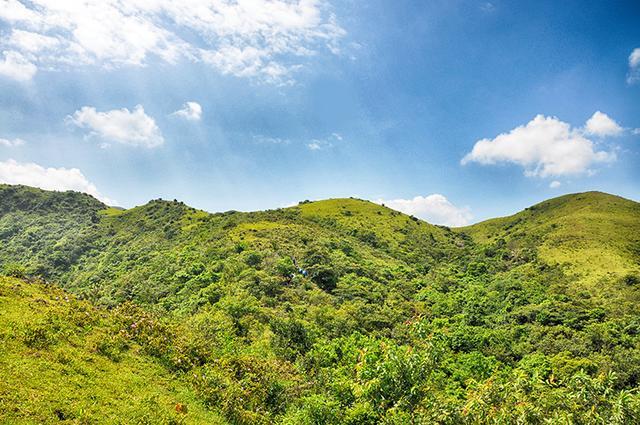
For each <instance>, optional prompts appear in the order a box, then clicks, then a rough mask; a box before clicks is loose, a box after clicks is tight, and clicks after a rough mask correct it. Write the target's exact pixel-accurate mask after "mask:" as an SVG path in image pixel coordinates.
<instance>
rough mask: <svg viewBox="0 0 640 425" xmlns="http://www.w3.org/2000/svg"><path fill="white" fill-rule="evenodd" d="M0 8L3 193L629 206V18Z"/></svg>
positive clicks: (637, 37) (605, 12) (449, 215)
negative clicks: (29, 189)
mask: <svg viewBox="0 0 640 425" xmlns="http://www.w3.org/2000/svg"><path fill="white" fill-rule="evenodd" d="M82 3H83V5H82V6H79V2H75V1H62V0H30V1H27V0H0V52H1V53H0V182H3V183H11V184H27V185H32V186H39V187H42V188H45V189H56V190H65V189H73V190H81V191H85V192H88V193H90V194H93V195H94V196H96V197H98V198H100V199H102V200H103V201H105V202H108V203H111V204H117V205H121V206H125V207H131V206H134V205H138V204H142V203H145V202H147V201H148V200H149V199H152V198H159V197H161V198H165V199H174V198H177V199H180V200H183V201H185V202H186V203H188V204H190V205H192V206H195V207H198V208H202V209H205V210H208V211H221V210H230V209H235V210H258V209H266V208H276V207H281V206H287V205H291V204H294V203H297V201H300V200H304V199H323V198H331V197H348V196H355V197H360V198H365V199H370V200H373V201H376V202H384V203H385V204H386V205H388V206H391V207H393V208H397V209H399V210H401V211H404V212H407V213H409V214H415V215H417V216H419V217H421V218H424V219H427V220H429V221H431V222H434V223H439V224H448V225H464V224H467V223H471V222H475V221H478V220H482V219H485V218H488V217H492V216H498V215H506V214H511V213H513V212H516V211H517V210H519V209H522V208H524V207H526V206H529V205H531V204H533V203H535V202H538V201H540V200H543V199H546V198H550V197H553V196H557V195H560V194H563V193H570V192H579V191H586V190H601V191H605V192H609V193H614V194H619V195H622V196H625V197H628V198H631V199H635V200H640V185H639V184H638V183H639V182H640V3H638V2H637V1H628V2H624V1H619V2H613V3H612V2H606V1H593V2H589V3H588V4H587V3H585V2H583V1H564V2H551V1H539V2H519V1H498V0H495V1H494V0H492V1H490V2H488V1H455V0H446V1H444V0H443V1H435V0H434V1H404V0H394V1H376V0H367V1H364V0H363V1H360V0H341V1H340V0H328V1H323V0H288V1H287V0H270V1H266V0H236V1H230V0H184V1H181V2H174V1H170V0H127V1H124V0H87V1H85V2H82Z"/></svg>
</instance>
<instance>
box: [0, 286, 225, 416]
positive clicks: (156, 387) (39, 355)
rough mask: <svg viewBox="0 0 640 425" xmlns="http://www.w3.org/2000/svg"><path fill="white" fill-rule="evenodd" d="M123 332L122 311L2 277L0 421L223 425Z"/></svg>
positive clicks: (51, 288)
mask: <svg viewBox="0 0 640 425" xmlns="http://www.w3.org/2000/svg"><path fill="white" fill-rule="evenodd" d="M129 334H130V329H127V328H126V316H125V315H124V314H123V313H116V312H106V311H101V310H97V309H96V308H95V307H93V306H91V305H90V304H89V303H87V302H83V301H78V300H77V299H76V298H75V297H74V296H72V295H70V294H68V293H65V292H63V291H62V290H60V289H56V288H55V287H52V286H50V285H49V286H47V285H43V284H42V283H38V282H26V281H23V280H19V279H14V278H6V277H0V374H1V375H2V379H0V412H1V413H0V422H2V423H12V424H18V423H25V424H27V423H33V424H35V423H38V424H45V423H78V424H80V423H103V424H110V423H114V424H115V423H119V424H124V423H166V424H169V423H185V424H186V423H193V424H201V423H211V424H215V423H224V421H223V420H222V419H221V418H220V417H219V416H217V415H216V414H215V413H214V412H213V411H207V410H206V409H205V408H204V406H203V404H202V403H201V401H199V400H198V399H197V397H196V396H195V394H194V392H193V390H192V389H191V388H190V387H189V386H188V385H187V384H186V383H185V381H184V379H181V378H178V377H176V376H175V375H173V374H172V373H170V371H169V370H167V369H166V368H165V367H164V366H162V365H161V364H160V362H159V361H158V360H157V359H155V358H153V357H151V356H148V355H146V354H144V348H143V347H142V346H141V345H139V344H138V343H137V342H136V341H135V340H134V339H133V338H131V337H130V335H129ZM176 407H177V409H176Z"/></svg>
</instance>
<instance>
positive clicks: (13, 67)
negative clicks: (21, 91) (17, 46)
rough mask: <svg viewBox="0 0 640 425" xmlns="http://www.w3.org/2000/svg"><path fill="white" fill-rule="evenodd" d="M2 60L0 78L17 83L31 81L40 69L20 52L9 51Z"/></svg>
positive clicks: (0, 60)
mask: <svg viewBox="0 0 640 425" xmlns="http://www.w3.org/2000/svg"><path fill="white" fill-rule="evenodd" d="M2 55H3V57H2V58H0V76H4V77H8V78H11V79H13V80H16V81H21V82H24V81H29V80H31V79H32V78H33V76H34V75H36V72H38V68H37V67H36V66H35V65H34V64H33V63H31V62H29V60H28V59H27V58H26V57H24V56H23V55H22V54H20V53H19V52H16V51H13V50H7V51H4V52H2Z"/></svg>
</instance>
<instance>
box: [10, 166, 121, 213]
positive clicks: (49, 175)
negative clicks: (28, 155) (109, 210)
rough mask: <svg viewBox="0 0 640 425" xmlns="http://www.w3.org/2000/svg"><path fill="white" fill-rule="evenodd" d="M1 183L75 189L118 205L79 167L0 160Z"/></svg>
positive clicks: (49, 188) (52, 188)
mask: <svg viewBox="0 0 640 425" xmlns="http://www.w3.org/2000/svg"><path fill="white" fill-rule="evenodd" d="M0 183H5V184H22V185H26V186H34V187H39V188H41V189H45V190H58V191H65V190H75V191H78V192H84V193H88V194H89V195H92V196H94V197H95V198H97V199H99V200H100V201H102V202H104V203H105V204H107V205H117V202H116V201H114V200H113V199H109V198H107V197H105V196H103V195H102V194H101V193H100V192H99V191H98V189H97V188H96V186H95V185H94V184H93V183H91V182H90V181H89V180H87V178H86V177H85V176H84V174H82V172H81V171H80V170H78V169H77V168H45V167H43V166H41V165H38V164H35V163H32V162H31V163H21V162H17V161H15V160H13V159H9V160H7V161H2V162H0Z"/></svg>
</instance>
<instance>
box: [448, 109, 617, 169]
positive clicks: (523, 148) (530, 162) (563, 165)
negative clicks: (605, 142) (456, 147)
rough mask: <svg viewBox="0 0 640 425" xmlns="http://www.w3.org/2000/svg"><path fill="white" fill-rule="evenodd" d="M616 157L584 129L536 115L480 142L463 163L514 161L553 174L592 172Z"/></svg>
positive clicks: (485, 163) (556, 119)
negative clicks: (598, 146)
mask: <svg viewBox="0 0 640 425" xmlns="http://www.w3.org/2000/svg"><path fill="white" fill-rule="evenodd" d="M615 159H616V155H615V153H614V152H607V151H602V150H601V151H598V150H597V146H596V144H595V143H594V142H593V141H591V140H590V139H588V138H587V137H586V136H585V134H584V131H582V130H581V129H575V128H572V127H571V125H570V124H568V123H565V122H562V121H560V120H559V119H558V118H555V117H545V116H543V115H537V116H536V117H535V118H534V119H533V120H531V121H530V122H529V123H527V124H526V125H523V126H520V127H516V128H514V129H513V130H511V131H510V132H509V133H503V134H500V135H499V136H497V137H496V138H494V139H482V140H479V141H477V142H476V143H475V145H474V146H473V149H472V150H471V152H469V153H468V154H467V155H466V156H465V157H464V158H463V159H462V161H461V163H462V164H463V165H464V164H468V163H470V162H477V163H480V164H483V165H492V164H498V163H513V164H517V165H520V166H522V167H524V169H525V175H527V176H530V177H551V176H563V175H577V174H583V173H590V172H592V171H593V170H592V168H591V167H593V166H594V165H595V164H598V163H605V162H612V161H614V160H615Z"/></svg>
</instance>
